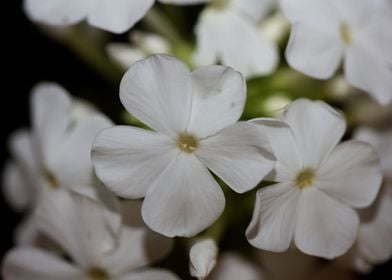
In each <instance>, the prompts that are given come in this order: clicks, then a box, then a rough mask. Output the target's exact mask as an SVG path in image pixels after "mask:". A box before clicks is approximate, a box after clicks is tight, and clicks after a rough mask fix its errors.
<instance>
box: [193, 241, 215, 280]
mask: <svg viewBox="0 0 392 280" xmlns="http://www.w3.org/2000/svg"><path fill="white" fill-rule="evenodd" d="M218 251H219V249H218V246H217V245H216V243H215V241H214V240H213V239H203V240H200V241H197V242H196V243H195V244H193V246H192V247H191V249H190V250H189V270H190V274H191V275H192V276H193V277H196V278H197V279H199V280H203V279H205V278H206V277H207V276H208V275H209V274H210V273H211V271H212V269H213V268H214V267H215V264H216V259H217V257H218Z"/></svg>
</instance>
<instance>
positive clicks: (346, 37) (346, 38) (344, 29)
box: [340, 23, 353, 45]
mask: <svg viewBox="0 0 392 280" xmlns="http://www.w3.org/2000/svg"><path fill="white" fill-rule="evenodd" d="M340 35H341V36H342V40H343V42H344V43H345V44H346V45H350V44H351V43H352V41H353V38H352V37H351V34H350V27H349V26H348V25H347V23H343V24H341V25H340Z"/></svg>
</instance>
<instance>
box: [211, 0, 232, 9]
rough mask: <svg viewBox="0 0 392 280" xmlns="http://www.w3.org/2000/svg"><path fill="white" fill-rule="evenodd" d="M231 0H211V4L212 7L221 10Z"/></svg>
mask: <svg viewBox="0 0 392 280" xmlns="http://www.w3.org/2000/svg"><path fill="white" fill-rule="evenodd" d="M230 1H231V0H212V2H211V5H212V7H213V8H215V9H218V10H221V9H224V8H226V7H227V6H228V5H229V3H230Z"/></svg>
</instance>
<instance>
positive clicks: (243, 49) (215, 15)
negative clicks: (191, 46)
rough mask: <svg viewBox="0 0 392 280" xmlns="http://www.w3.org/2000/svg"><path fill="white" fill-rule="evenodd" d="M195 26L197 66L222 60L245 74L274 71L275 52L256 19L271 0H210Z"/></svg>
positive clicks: (275, 49) (259, 18)
mask: <svg viewBox="0 0 392 280" xmlns="http://www.w3.org/2000/svg"><path fill="white" fill-rule="evenodd" d="M210 2H212V3H211V5H210V6H209V7H207V8H206V9H205V10H204V11H203V12H202V14H201V15H200V18H199V21H198V23H197V26H196V30H195V32H196V37H197V49H196V53H195V56H194V60H195V63H196V64H197V65H208V64H213V63H216V62H217V61H220V62H222V63H223V64H224V65H228V66H231V67H233V68H234V69H236V70H238V71H240V72H241V73H242V74H243V75H245V76H247V77H251V76H255V75H267V74H270V73H271V72H272V71H274V70H275V68H276V66H277V63H278V52H277V47H276V46H275V44H274V43H273V42H272V41H271V40H269V39H267V38H266V37H265V36H263V35H262V32H260V29H259V27H258V22H259V21H260V20H261V19H262V18H263V17H264V15H265V14H266V13H267V12H268V11H270V9H271V7H272V4H273V2H274V1H271V0H212V1H210Z"/></svg>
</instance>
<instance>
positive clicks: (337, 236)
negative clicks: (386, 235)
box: [294, 186, 359, 259]
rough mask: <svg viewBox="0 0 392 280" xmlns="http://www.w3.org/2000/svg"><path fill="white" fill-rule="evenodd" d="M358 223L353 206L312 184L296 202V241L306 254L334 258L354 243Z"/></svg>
mask: <svg viewBox="0 0 392 280" xmlns="http://www.w3.org/2000/svg"><path fill="white" fill-rule="evenodd" d="M358 225H359V218H358V215H357V213H356V212H355V211H354V210H353V209H351V208H350V207H348V206H346V205H344V204H343V203H341V202H339V201H338V200H335V199H333V198H331V197H330V196H328V195H326V194H325V193H323V192H322V191H320V190H318V189H317V188H315V187H313V186H311V187H308V188H307V189H305V190H303V191H302V195H301V196H300V200H299V203H298V218H297V225H296V229H295V234H294V240H295V244H296V246H297V247H298V249H300V250H301V251H302V252H304V253H306V254H309V255H313V256H318V257H323V258H327V259H333V258H335V257H338V256H341V255H343V254H344V253H345V252H347V250H348V249H349V248H350V247H351V246H352V245H353V243H354V241H355V239H356V237H357V232H358Z"/></svg>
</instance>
